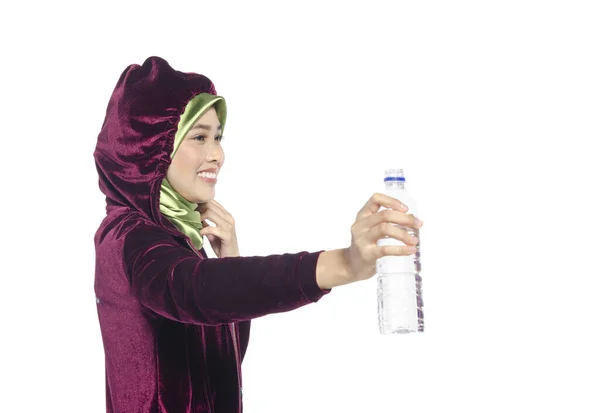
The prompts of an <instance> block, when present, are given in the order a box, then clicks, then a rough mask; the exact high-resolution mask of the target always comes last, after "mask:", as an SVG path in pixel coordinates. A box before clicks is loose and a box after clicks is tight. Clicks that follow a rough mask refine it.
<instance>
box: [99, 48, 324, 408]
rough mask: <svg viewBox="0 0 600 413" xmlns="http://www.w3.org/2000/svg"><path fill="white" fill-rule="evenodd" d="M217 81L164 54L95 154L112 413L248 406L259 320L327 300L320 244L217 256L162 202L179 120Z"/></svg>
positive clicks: (148, 64) (130, 72) (121, 102)
mask: <svg viewBox="0 0 600 413" xmlns="http://www.w3.org/2000/svg"><path fill="white" fill-rule="evenodd" d="M202 92H206V93H211V94H215V95H216V94H217V93H216V90H215V87H214V85H213V84H212V82H211V81H210V80H209V79H208V78H207V77H205V76H202V75H199V74H196V73H184V72H179V71H176V70H174V69H172V68H171V67H170V66H169V64H168V63H167V62H166V61H165V60H164V59H162V58H160V57H156V56H153V57H149V58H148V59H146V61H145V62H144V63H143V64H142V65H141V66H140V65H137V64H132V65H130V66H128V67H127V68H126V69H125V71H124V72H123V73H122V74H121V76H120V78H119V81H118V83H117V85H116V87H115V89H114V91H113V93H112V96H111V98H110V101H109V104H108V107H107V111H106V118H105V120H104V123H103V125H102V129H101V131H100V134H99V135H98V143H97V146H96V149H95V151H94V159H95V162H96V168H97V170H98V175H99V185H100V190H101V191H102V192H103V193H104V194H105V195H106V217H105V218H104V219H103V221H102V222H101V224H100V227H99V228H98V230H97V231H96V234H95V236H94V244H95V247H96V268H95V282H94V290H95V293H96V303H97V308H98V319H99V322H100V330H101V335H102V341H103V345H104V353H105V363H106V370H105V374H106V411H107V412H109V413H207V412H213V413H239V412H241V411H242V383H241V362H242V360H243V358H244V354H245V352H246V349H247V346H248V339H249V333H250V320H251V319H253V318H256V317H260V316H264V315H266V314H272V313H279V312H284V311H290V310H293V309H295V308H298V307H301V306H304V305H306V304H309V303H313V302H316V301H318V300H319V299H320V298H321V297H323V295H325V294H327V293H329V292H330V290H322V289H320V288H319V286H318V285H317V282H316V265H317V259H318V257H319V254H320V253H321V252H323V251H317V252H307V251H303V252H299V253H295V254H282V255H270V256H266V257H259V256H255V257H227V258H220V259H216V258H208V257H207V256H206V253H205V251H204V249H201V250H197V249H196V248H194V246H193V244H192V243H191V240H190V239H189V238H188V237H187V236H185V235H184V234H182V233H181V232H179V231H178V229H177V228H176V227H175V226H174V225H173V224H172V223H171V221H169V220H168V219H167V218H166V217H165V216H163V215H162V214H161V213H160V210H159V197H160V185H161V182H162V180H163V179H164V178H165V176H166V173H167V168H168V167H169V163H170V153H171V151H172V149H173V142H174V136H175V132H176V131H177V125H178V122H179V117H180V116H181V114H182V113H183V111H184V109H185V106H186V104H187V102H188V101H189V100H190V99H191V98H192V97H194V96H195V95H197V94H199V93H202Z"/></svg>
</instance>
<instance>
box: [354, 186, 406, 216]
mask: <svg viewBox="0 0 600 413" xmlns="http://www.w3.org/2000/svg"><path fill="white" fill-rule="evenodd" d="M382 206H383V207H386V208H390V209H395V210H397V211H403V212H406V211H408V208H406V207H404V208H403V204H402V202H400V201H399V200H397V199H396V198H392V197H390V196H387V195H385V194H382V193H379V192H376V193H374V194H373V196H371V198H370V199H369V200H368V201H367V203H366V204H365V206H363V207H362V208H361V209H360V211H358V214H357V215H356V220H357V221H358V220H360V219H364V218H366V217H368V216H370V215H373V214H375V213H377V211H379V209H380V208H381V207H382Z"/></svg>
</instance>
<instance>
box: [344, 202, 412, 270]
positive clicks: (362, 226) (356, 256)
mask: <svg viewBox="0 0 600 413" xmlns="http://www.w3.org/2000/svg"><path fill="white" fill-rule="evenodd" d="M382 206H383V207H386V208H391V209H384V210H381V211H379V209H380V208H381V207H382ZM377 211H379V212H377ZM406 211H408V208H407V207H406V206H405V205H403V204H402V203H401V202H400V201H399V200H397V199H395V198H392V197H389V196H387V195H384V194H381V193H375V194H373V196H372V197H371V198H370V199H369V200H368V201H367V203H366V204H365V206H364V207H362V209H361V210H360V211H359V212H358V214H357V215H356V221H355V222H354V224H353V225H352V228H351V232H352V243H351V245H350V247H349V248H347V249H346V250H345V256H346V262H347V269H348V272H349V274H348V276H349V277H350V282H355V281H360V280H366V279H368V278H371V277H372V276H374V275H375V273H376V272H377V269H376V262H377V259H378V258H381V257H383V256H386V255H396V256H398V255H412V254H414V253H415V252H416V249H415V247H414V245H417V244H418V243H419V240H418V239H417V238H416V237H413V236H411V235H410V234H409V233H408V232H406V231H405V230H403V229H401V228H398V227H397V226H394V225H392V224H399V225H402V226H404V227H413V228H420V227H421V226H422V225H423V223H422V222H420V221H418V220H417V219H416V217H415V216H414V215H412V214H406V213H405V212H406ZM386 235H387V236H389V237H391V238H395V239H397V240H400V241H402V242H404V243H405V244H406V245H405V246H396V245H382V246H378V245H377V240H379V239H381V238H385V236H386Z"/></svg>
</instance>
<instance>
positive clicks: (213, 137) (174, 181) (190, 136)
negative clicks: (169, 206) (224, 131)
mask: <svg viewBox="0 0 600 413" xmlns="http://www.w3.org/2000/svg"><path fill="white" fill-rule="evenodd" d="M224 162H225V152H224V151H223V148H222V147H221V124H220V123H219V118H218V117H217V111H216V110H215V108H214V107H211V108H210V109H209V110H207V111H206V113H204V114H203V115H202V116H201V117H200V119H198V121H197V122H196V124H195V125H194V126H193V127H192V128H191V129H190V130H189V131H188V133H187V135H186V136H185V137H184V138H183V140H182V141H181V144H180V145H179V149H177V152H175V156H174V157H173V159H172V160H171V165H169V169H167V180H168V181H169V184H171V186H172V187H173V189H174V190H175V191H177V192H178V193H179V194H180V195H181V196H183V197H184V198H185V199H187V200H188V201H189V202H195V203H197V204H200V203H203V202H207V201H210V200H211V199H213V198H214V197H215V185H216V179H215V176H214V175H212V177H211V176H208V177H207V176H202V175H200V172H201V171H205V170H207V169H209V170H211V171H212V170H214V171H213V174H218V173H219V171H220V170H221V167H222V166H223V163H224Z"/></svg>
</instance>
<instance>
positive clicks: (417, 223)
mask: <svg viewBox="0 0 600 413" xmlns="http://www.w3.org/2000/svg"><path fill="white" fill-rule="evenodd" d="M415 225H416V226H418V227H420V226H421V225H423V222H422V221H420V220H419V218H417V217H415Z"/></svg>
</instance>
